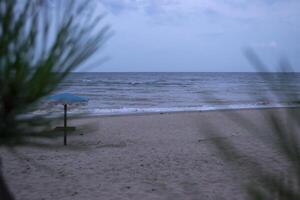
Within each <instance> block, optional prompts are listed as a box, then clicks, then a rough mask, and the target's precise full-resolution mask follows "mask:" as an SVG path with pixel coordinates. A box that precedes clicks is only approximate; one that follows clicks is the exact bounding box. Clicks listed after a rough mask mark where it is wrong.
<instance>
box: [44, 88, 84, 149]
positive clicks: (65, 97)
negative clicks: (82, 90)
mask: <svg viewBox="0 0 300 200" xmlns="http://www.w3.org/2000/svg"><path fill="white" fill-rule="evenodd" d="M47 99H48V100H49V101H51V102H54V103H58V104H62V105H64V145H67V107H68V105H72V104H82V103H87V102H88V98H86V97H80V96H76V95H73V94H69V93H61V94H56V95H52V96H49V97H48V98H47Z"/></svg>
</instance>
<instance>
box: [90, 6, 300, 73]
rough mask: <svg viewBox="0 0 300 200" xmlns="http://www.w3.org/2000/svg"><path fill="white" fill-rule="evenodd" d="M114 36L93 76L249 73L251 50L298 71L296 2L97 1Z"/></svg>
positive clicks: (299, 39) (271, 63)
mask: <svg viewBox="0 0 300 200" xmlns="http://www.w3.org/2000/svg"><path fill="white" fill-rule="evenodd" d="M98 7H99V9H98V10H99V12H105V13H106V18H105V20H106V22H107V23H109V24H110V25H111V26H112V30H113V31H114V36H113V37H112V38H111V39H110V40H109V41H108V43H107V45H106V48H105V49H104V51H102V52H101V55H104V54H105V55H106V56H109V57H110V59H109V60H108V61H107V62H105V63H104V64H102V65H101V66H97V65H95V66H93V68H92V71H112V72H116V71H118V72H128V71H129V72H156V71H158V72H162V71H166V72H173V71H180V72H191V71H204V72H208V71H209V72H216V71H221V72H231V71H237V72H239V71H241V72H244V71H254V69H253V67H252V66H251V65H250V64H249V63H248V61H247V59H246V58H245V56H244V53H243V50H244V49H245V48H247V47H251V48H252V49H253V50H255V52H256V53H257V54H258V55H259V56H260V57H261V59H262V60H263V61H264V62H265V63H266V64H267V65H268V66H270V68H272V69H273V70H274V69H276V68H277V63H278V61H279V60H280V59H281V58H282V57H285V58H287V59H288V60H289V62H290V63H291V64H292V66H293V67H294V69H295V70H296V71H300V54H299V53H300V37H299V36H300V22H299V19H300V0H100V3H99V5H98Z"/></svg>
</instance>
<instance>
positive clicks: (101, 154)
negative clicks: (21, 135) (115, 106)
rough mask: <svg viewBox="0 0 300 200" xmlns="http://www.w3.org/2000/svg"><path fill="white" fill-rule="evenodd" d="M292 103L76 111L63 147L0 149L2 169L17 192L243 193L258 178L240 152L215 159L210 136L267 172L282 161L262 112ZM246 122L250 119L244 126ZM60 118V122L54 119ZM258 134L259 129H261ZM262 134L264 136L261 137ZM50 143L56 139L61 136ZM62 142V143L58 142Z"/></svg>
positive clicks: (281, 112) (93, 195)
mask: <svg viewBox="0 0 300 200" xmlns="http://www.w3.org/2000/svg"><path fill="white" fill-rule="evenodd" d="M286 111H290V112H297V113H299V112H300V109H299V108H260V109H239V110H226V111H225V110H216V111H205V112H199V111H196V112H162V114H160V113H138V114H129V115H128V114H127V115H113V116H97V117H83V118H78V119H73V120H70V123H69V124H70V125H71V126H76V127H77V131H76V132H75V133H74V134H70V135H69V138H68V142H69V144H70V146H75V147H76V146H77V147H83V148H84V149H77V150H72V149H71V148H69V147H66V148H64V147H62V148H55V149H34V148H30V147H22V148H17V150H19V151H20V152H22V154H23V155H26V156H28V157H29V158H31V159H32V160H33V161H35V162H36V163H38V164H39V165H46V166H47V168H39V167H37V166H36V165H34V164H33V163H32V162H31V161H30V159H25V158H23V159H21V161H22V162H21V161H20V159H18V158H16V157H15V156H13V155H11V154H10V153H9V152H8V151H6V150H4V149H0V153H1V157H2V159H3V163H4V166H3V170H4V174H5V178H6V179H7V180H8V184H9V186H10V188H11V189H12V191H13V193H14V194H15V195H16V197H17V199H22V200H29V199H30V200H38V199H45V200H50V199H62V200H69V199H70V200H71V199H72V200H77V199H78V200H80V199H89V200H96V199H99V198H100V199H108V200H110V199H111V200H113V199H125V200H127V199H128V200H139V199H145V200H148V199H149V200H150V199H175V200H177V199H178V200H179V199H204V200H206V199H221V198H223V199H245V194H246V193H245V191H244V185H245V184H248V183H250V181H252V180H256V179H257V178H259V175H258V174H256V172H255V171H253V163H252V162H251V160H249V159H248V158H247V157H241V158H236V162H237V163H238V166H233V165H231V164H230V163H228V162H226V161H224V160H223V159H222V156H221V154H220V153H219V151H218V150H217V148H216V146H215V145H214V142H213V141H214V140H215V139H216V138H221V139H226V140H228V141H230V142H232V143H233V144H234V145H235V146H236V147H237V149H239V150H240V151H242V152H243V153H245V155H249V156H250V157H251V158H255V159H256V160H258V161H259V162H260V163H263V164H264V167H266V169H268V170H273V171H274V172H278V173H280V172H282V171H286V170H288V169H289V166H288V165H287V164H286V162H285V161H284V157H283V156H282V155H281V153H280V152H279V151H278V150H277V149H274V148H272V146H271V144H270V143H269V142H270V140H269V139H270V137H271V136H272V123H271V122H270V121H269V119H268V116H269V115H270V114H271V113H272V114H274V115H275V116H277V117H279V118H282V121H283V122H284V121H285V119H286ZM249 124H251V126H249ZM57 125H60V124H57ZM261 136H262V137H261ZM261 138H265V139H266V140H265V141H264V140H262V139H261ZM51 143H54V144H59V145H61V144H62V138H60V139H57V140H53V141H51ZM64 149H66V150H64Z"/></svg>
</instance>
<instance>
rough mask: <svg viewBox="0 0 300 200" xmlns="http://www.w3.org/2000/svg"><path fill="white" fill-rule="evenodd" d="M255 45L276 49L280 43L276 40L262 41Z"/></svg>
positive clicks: (254, 45)
mask: <svg viewBox="0 0 300 200" xmlns="http://www.w3.org/2000/svg"><path fill="white" fill-rule="evenodd" d="M253 47H256V48H270V49H276V48H277V47H278V43H277V42H276V41H270V42H260V43H255V44H253Z"/></svg>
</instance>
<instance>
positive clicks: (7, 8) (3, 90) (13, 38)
mask: <svg viewBox="0 0 300 200" xmlns="http://www.w3.org/2000/svg"><path fill="white" fill-rule="evenodd" d="M94 3H95V2H93V1H75V0H63V1H61V0H55V1H47V0H44V1H43V0H0V146H14V145H28V144H29V145H34V146H37V147H43V146H41V145H40V144H39V143H34V142H33V141H30V140H28V139H29V138H31V137H34V138H42V137H45V138H49V137H50V135H49V134H46V133H47V131H48V126H47V125H49V123H50V122H51V120H50V119H49V118H46V116H39V117H34V116H28V115H27V116H26V117H25V116H22V114H24V113H26V112H28V111H30V110H31V109H32V108H33V107H34V106H36V104H37V103H38V102H39V101H40V100H41V99H42V98H43V97H45V96H47V95H49V94H50V93H52V92H53V91H54V90H55V89H56V88H57V86H58V84H59V83H60V82H61V81H62V80H63V79H64V78H65V77H66V76H67V75H68V74H69V73H70V72H71V71H72V70H74V69H76V68H78V67H79V66H81V65H82V64H83V63H84V62H85V61H86V60H87V59H88V58H90V57H91V56H92V55H93V54H94V53H95V52H96V51H97V50H98V49H99V48H100V47H101V46H102V45H103V44H104V43H105V41H106V40H107V38H108V37H109V27H108V26H107V25H102V26H99V24H100V22H101V19H102V18H103V15H99V14H97V13H96V12H94V9H95V8H96V6H94V5H93V4H94ZM55 136H59V135H53V134H52V135H51V137H55Z"/></svg>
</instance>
